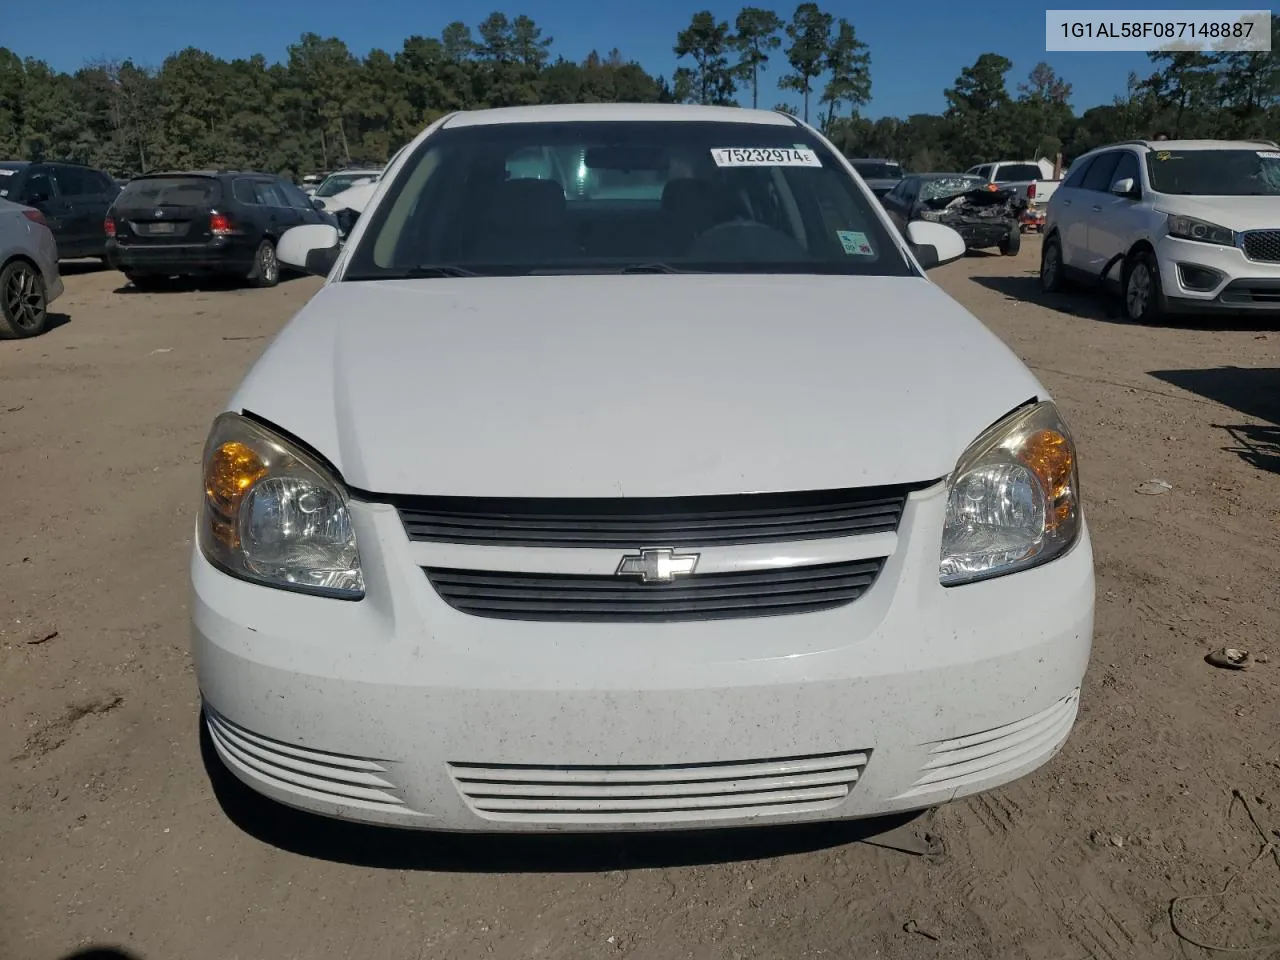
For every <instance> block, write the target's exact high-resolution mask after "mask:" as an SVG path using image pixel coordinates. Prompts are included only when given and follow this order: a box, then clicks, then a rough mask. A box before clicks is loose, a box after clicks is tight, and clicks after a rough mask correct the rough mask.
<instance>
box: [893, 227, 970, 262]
mask: <svg viewBox="0 0 1280 960" xmlns="http://www.w3.org/2000/svg"><path fill="white" fill-rule="evenodd" d="M907 242H908V243H909V244H911V250H912V252H913V253H914V254H915V255H916V259H917V260H919V261H920V266H922V267H924V268H925V269H926V270H932V269H933V268H934V267H940V266H942V264H944V263H950V262H951V261H953V260H959V259H960V258H961V257H963V256H964V252H965V244H964V237H962V236H960V234H959V233H957V232H956V231H955V230H952V229H951V228H950V227H948V226H946V225H944V224H941V223H931V222H929V221H928V220H913V221H911V223H908V224H907Z"/></svg>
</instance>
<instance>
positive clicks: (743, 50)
mask: <svg viewBox="0 0 1280 960" xmlns="http://www.w3.org/2000/svg"><path fill="white" fill-rule="evenodd" d="M733 26H734V29H735V30H736V31H737V33H735V34H734V35H733V36H732V37H730V38H729V45H730V46H731V47H733V49H734V50H736V51H737V52H738V66H737V71H738V75H739V76H740V77H742V78H743V79H744V80H746V79H750V81H751V106H752V107H758V106H759V105H760V74H761V73H762V72H763V71H764V70H765V68H766V67H767V66H768V64H769V52H770V51H771V50H777V49H778V48H779V47H780V46H782V38H781V37H779V36H778V31H780V30H781V29H782V20H781V18H779V16H778V15H777V14H776V13H774V12H773V11H772V10H763V9H761V8H760V7H743V8H742V11H741V12H740V13H739V14H738V19H737V20H735V21H734V24H733Z"/></svg>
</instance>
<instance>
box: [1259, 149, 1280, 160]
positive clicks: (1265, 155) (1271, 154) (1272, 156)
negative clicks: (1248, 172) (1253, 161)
mask: <svg viewBox="0 0 1280 960" xmlns="http://www.w3.org/2000/svg"><path fill="white" fill-rule="evenodd" d="M1258 156H1260V157H1261V158H1262V159H1263V160H1280V153H1277V152H1276V151H1275V150H1259V151H1258Z"/></svg>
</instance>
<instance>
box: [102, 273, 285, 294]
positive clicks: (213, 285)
mask: <svg viewBox="0 0 1280 960" xmlns="http://www.w3.org/2000/svg"><path fill="white" fill-rule="evenodd" d="M305 276H307V274H305V273H293V272H285V271H281V273H280V285H281V286H284V285H285V284H288V283H292V282H293V281H295V280H298V279H301V278H302V277H305ZM255 289H256V288H254V287H251V286H249V284H248V282H247V281H245V280H242V279H241V278H240V277H219V276H213V277H169V278H168V279H167V280H164V281H162V282H161V283H159V284H157V285H156V286H155V287H148V288H147V289H146V290H140V289H138V288H137V287H135V286H134V285H133V284H132V283H130V282H129V281H127V280H126V281H125V282H124V283H123V284H121V285H120V286H118V287H116V288H115V290H113V291H112V293H122V294H127V295H132V294H138V293H154V294H161V295H163V294H168V293H195V292H197V291H208V292H210V293H227V292H230V291H233V290H247V291H253V290H255Z"/></svg>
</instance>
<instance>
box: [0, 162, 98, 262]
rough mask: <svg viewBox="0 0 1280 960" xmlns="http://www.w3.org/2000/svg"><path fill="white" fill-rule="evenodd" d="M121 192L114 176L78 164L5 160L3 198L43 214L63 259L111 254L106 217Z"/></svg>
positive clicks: (0, 175) (0, 180)
mask: <svg viewBox="0 0 1280 960" xmlns="http://www.w3.org/2000/svg"><path fill="white" fill-rule="evenodd" d="M119 192H120V188H119V187H118V186H117V185H116V182H115V180H113V179H112V178H111V177H110V175H108V174H107V173H105V172H104V171H102V170H95V169H94V168H93V167H85V166H81V165H80V164H78V163H63V162H47V163H46V162H39V163H36V162H29V161H26V160H3V161H0V197H3V198H4V199H5V200H11V201H13V202H14V203H21V204H23V205H25V206H28V207H35V208H36V209H37V210H39V211H40V212H41V213H43V214H44V219H45V222H46V223H48V224H49V229H50V230H52V231H53V236H54V239H56V240H57V241H58V259H60V260H74V259H76V258H77V257H102V256H105V255H106V252H107V235H106V233H105V232H103V229H102V218H103V216H104V215H105V214H106V212H107V209H108V208H109V207H110V206H111V202H112V201H113V200H115V198H116V194H118V193H119Z"/></svg>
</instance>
